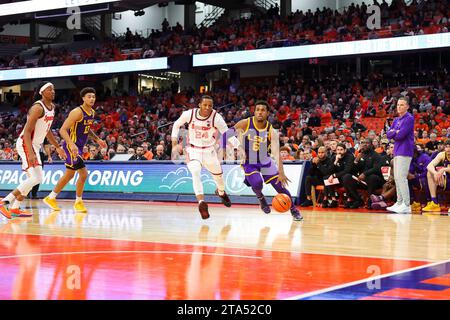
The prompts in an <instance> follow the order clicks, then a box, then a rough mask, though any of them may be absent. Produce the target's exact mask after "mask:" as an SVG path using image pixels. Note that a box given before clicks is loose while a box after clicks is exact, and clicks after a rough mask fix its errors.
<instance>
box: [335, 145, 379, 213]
mask: <svg viewBox="0 0 450 320" xmlns="http://www.w3.org/2000/svg"><path fill="white" fill-rule="evenodd" d="M359 151H360V152H359V154H358V156H357V157H356V159H355V161H354V168H353V172H355V173H356V175H355V176H354V175H353V174H350V173H349V174H346V175H344V177H343V182H344V183H343V184H344V187H345V190H346V191H347V194H348V195H349V196H350V198H351V199H352V200H353V201H348V202H347V203H346V205H345V207H346V208H351V209H357V208H360V207H361V206H363V205H364V202H363V200H362V198H361V195H360V194H359V193H358V189H367V190H368V194H374V193H375V190H377V189H379V188H381V187H382V186H383V184H384V179H383V176H382V174H381V158H380V155H379V154H378V153H376V152H375V151H374V150H373V144H372V140H370V139H364V140H362V141H361V142H360V150H359Z"/></svg>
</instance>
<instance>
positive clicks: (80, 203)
mask: <svg viewBox="0 0 450 320" xmlns="http://www.w3.org/2000/svg"><path fill="white" fill-rule="evenodd" d="M73 208H74V209H75V211H76V212H87V209H86V207H85V206H84V203H83V200H79V201H75V204H74V205H73Z"/></svg>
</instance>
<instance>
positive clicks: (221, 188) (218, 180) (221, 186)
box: [211, 174, 225, 191]
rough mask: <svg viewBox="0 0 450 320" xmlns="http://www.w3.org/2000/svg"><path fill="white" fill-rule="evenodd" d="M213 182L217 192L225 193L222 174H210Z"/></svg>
mask: <svg viewBox="0 0 450 320" xmlns="http://www.w3.org/2000/svg"><path fill="white" fill-rule="evenodd" d="M211 176H212V177H213V179H214V181H215V182H216V185H217V189H218V190H219V191H225V181H224V180H223V174H218V175H216V174H211Z"/></svg>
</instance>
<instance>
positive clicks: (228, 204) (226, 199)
mask: <svg viewBox="0 0 450 320" xmlns="http://www.w3.org/2000/svg"><path fill="white" fill-rule="evenodd" d="M216 195H217V196H219V197H220V199H221V200H222V203H223V205H224V206H225V207H228V208H229V207H231V200H230V198H229V197H228V195H227V193H226V192H225V191H224V192H223V195H220V194H219V190H217V189H216Z"/></svg>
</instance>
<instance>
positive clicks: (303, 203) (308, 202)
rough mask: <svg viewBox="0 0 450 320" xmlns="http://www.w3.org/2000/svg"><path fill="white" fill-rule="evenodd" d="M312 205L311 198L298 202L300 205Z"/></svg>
mask: <svg viewBox="0 0 450 320" xmlns="http://www.w3.org/2000/svg"><path fill="white" fill-rule="evenodd" d="M312 205H313V202H312V201H311V200H308V199H306V200H305V201H303V202H302V203H301V204H300V207H311V206H312Z"/></svg>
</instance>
